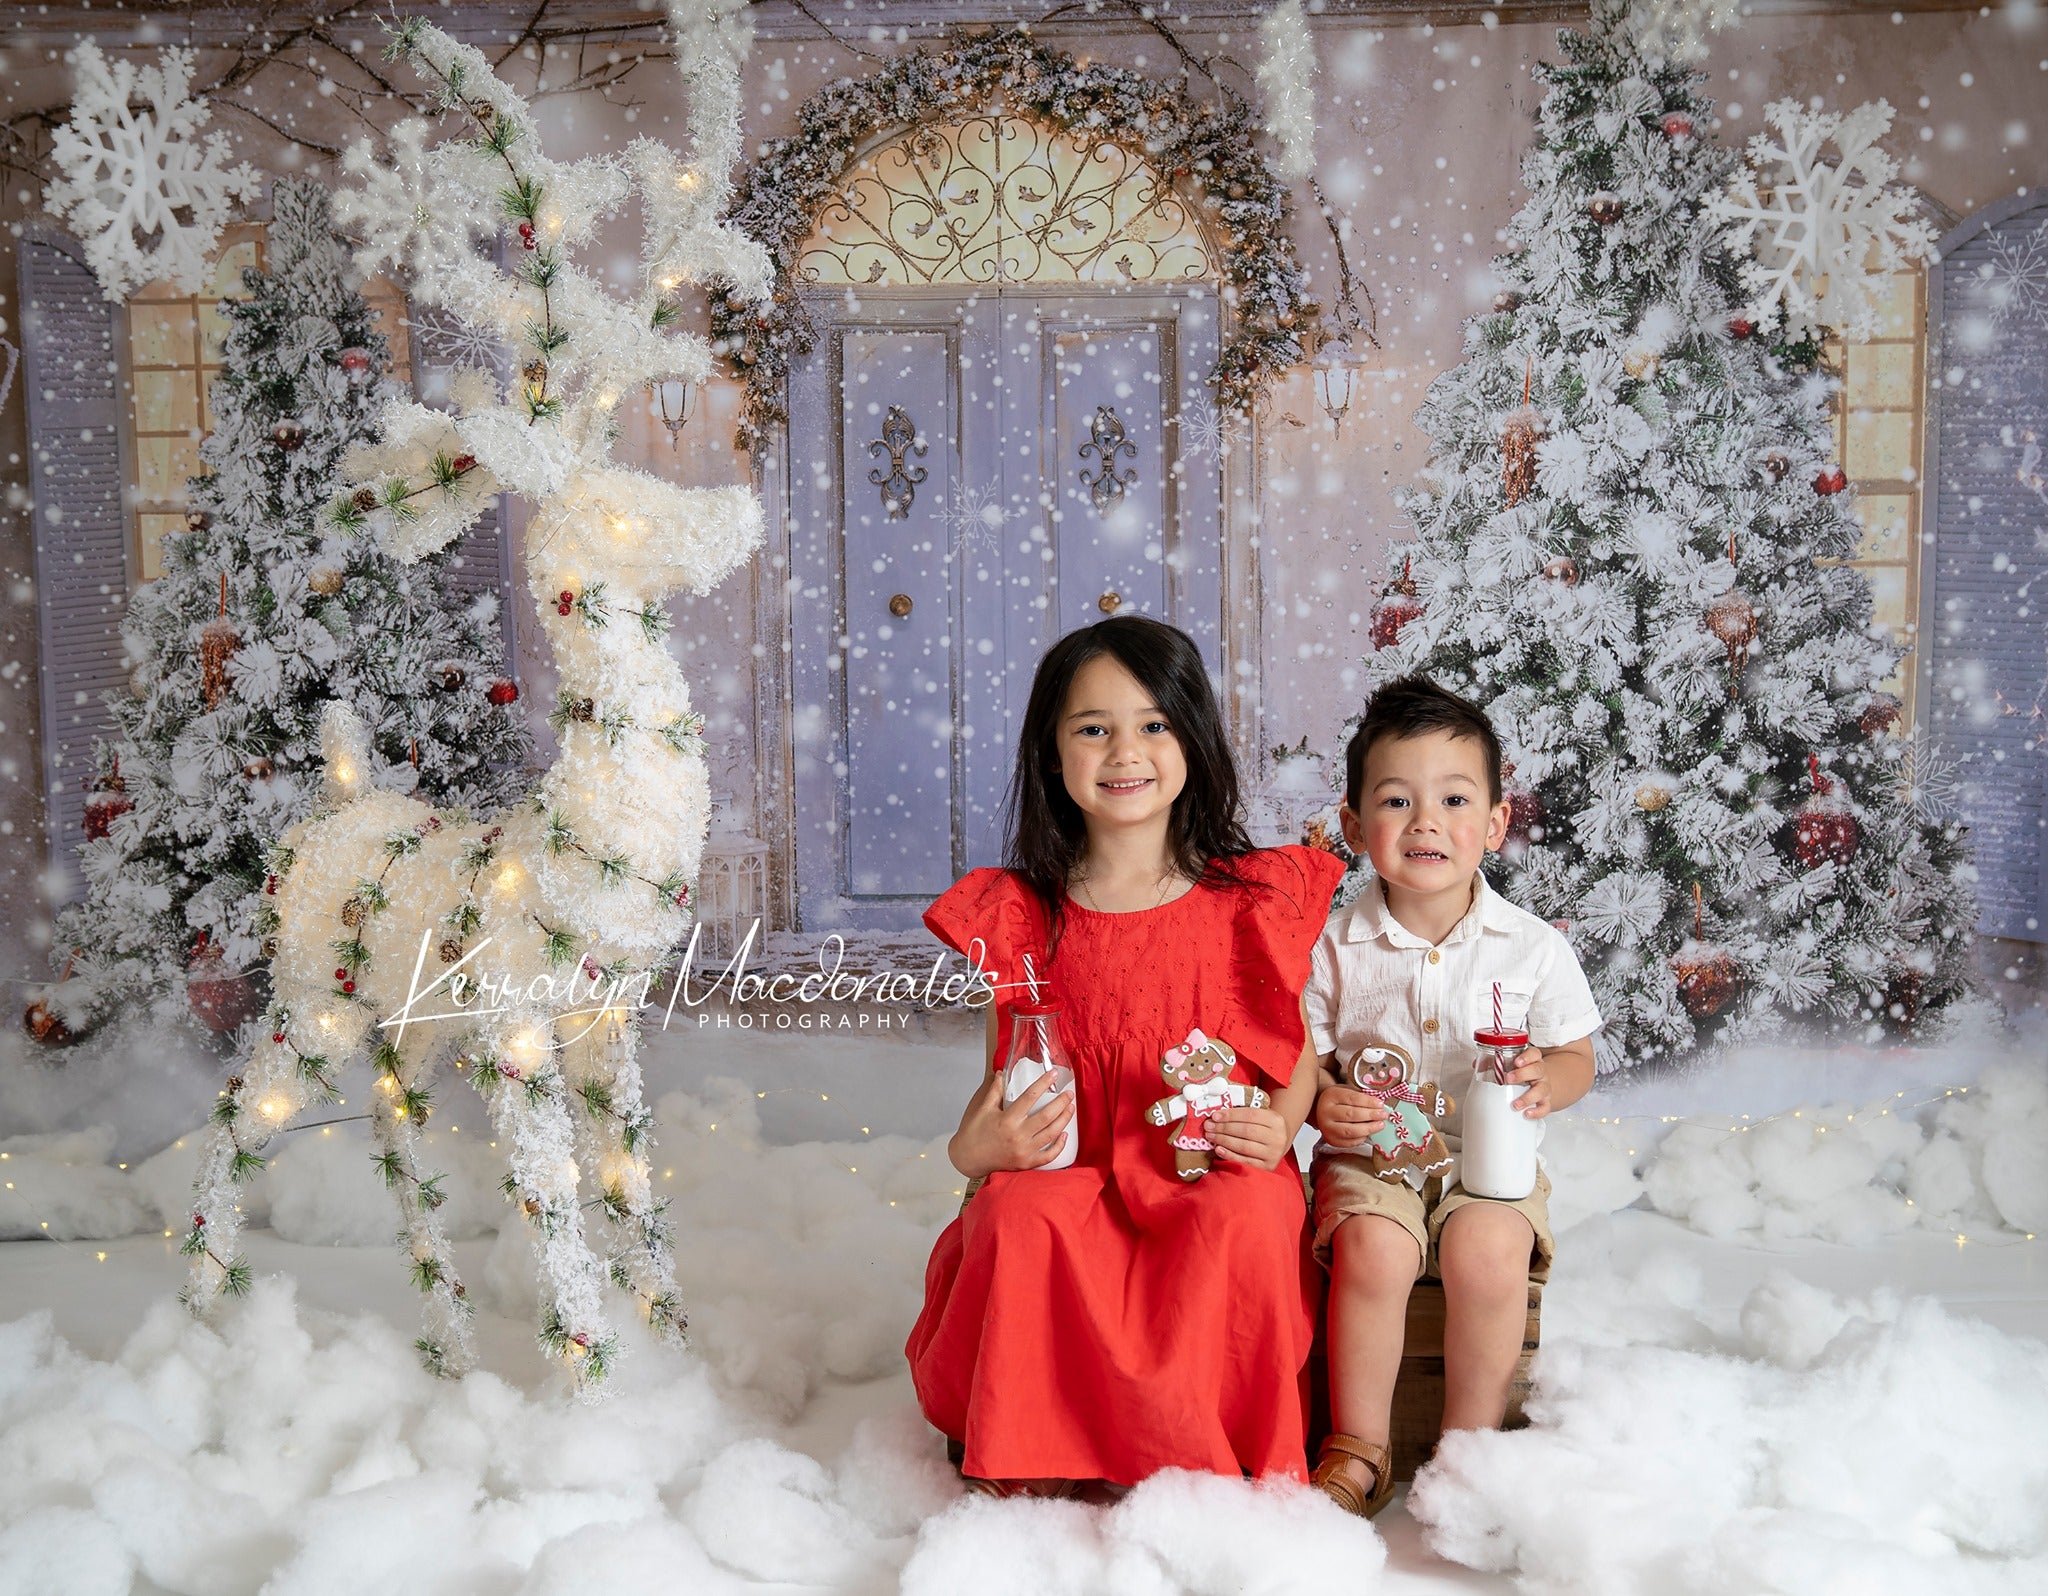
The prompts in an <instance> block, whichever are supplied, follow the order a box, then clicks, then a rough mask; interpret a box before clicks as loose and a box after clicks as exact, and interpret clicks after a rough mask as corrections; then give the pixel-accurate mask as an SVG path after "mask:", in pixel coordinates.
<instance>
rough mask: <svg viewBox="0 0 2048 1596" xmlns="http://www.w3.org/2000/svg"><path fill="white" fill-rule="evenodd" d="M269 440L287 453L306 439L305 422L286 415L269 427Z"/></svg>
mask: <svg viewBox="0 0 2048 1596" xmlns="http://www.w3.org/2000/svg"><path fill="white" fill-rule="evenodd" d="M270 441H271V442H272V443H274V444H276V445H277V446H278V447H279V448H280V449H282V450H284V451H285V452H286V453H287V454H289V453H290V452H291V451H292V450H294V449H296V448H298V446H299V445H300V444H302V443H304V442H305V441H306V424H305V423H304V422H302V421H299V420H297V419H296V418H294V417H291V416H287V417H285V419H284V420H282V421H280V422H279V423H278V424H277V425H276V426H274V427H272V428H271V429H270Z"/></svg>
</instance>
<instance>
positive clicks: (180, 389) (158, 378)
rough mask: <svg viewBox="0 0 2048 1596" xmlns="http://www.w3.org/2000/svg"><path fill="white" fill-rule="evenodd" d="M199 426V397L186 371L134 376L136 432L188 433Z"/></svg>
mask: <svg viewBox="0 0 2048 1596" xmlns="http://www.w3.org/2000/svg"><path fill="white" fill-rule="evenodd" d="M198 425H199V396H198V395H197V394H196V393H194V392H193V391H192V374H191V373H190V372H187V371H138V372H136V373H135V430H136V431H137V432H176V433H187V432H190V431H191V430H192V429H193V428H194V427H196V426H198Z"/></svg>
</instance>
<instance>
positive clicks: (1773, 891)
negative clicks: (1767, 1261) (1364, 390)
mask: <svg viewBox="0 0 2048 1596" xmlns="http://www.w3.org/2000/svg"><path fill="white" fill-rule="evenodd" d="M1640 20H1641V19H1640V17H1631V15H1630V14H1629V12H1628V11H1627V8H1626V7H1625V5H1623V4H1620V3H1617V0H1595V3H1594V6H1593V17H1592V24H1591V27H1590V28H1589V30H1588V31H1587V32H1586V33H1584V34H1578V33H1570V32H1566V33H1562V34H1560V36H1559V39H1560V44H1561V46H1562V48H1563V51H1564V57H1565V59H1564V61H1563V63H1562V64H1561V65H1547V64H1546V65H1541V66H1539V67H1538V68H1537V73H1538V76H1539V78H1540V79H1541V80H1542V81H1544V82H1545V83H1546V84H1547V85H1548V89H1549V92H1548V96H1547V98H1546V100H1545V102H1544V105H1543V109H1542V112H1541V116H1540V139H1539V143H1538V144H1537V146H1536V148H1535V149H1534V150H1533V151H1532V152H1531V154H1530V155H1529V156H1528V158H1527V160H1526V161H1525V163H1524V166H1523V179H1524V182H1525V183H1526V185H1527V187H1528V189H1529V191H1530V196H1531V197H1530V199H1529V201H1528V203H1527V204H1526V205H1525V206H1524V207H1523V208H1522V210H1521V212H1520V213H1519V214H1518V215H1517V216H1516V217H1515V219H1514V222H1513V224H1512V226H1511V228H1510V233H1509V247H1508V249H1507V251H1506V253H1505V254H1504V255H1503V256H1502V257H1501V258H1500V260H1499V261H1498V262H1497V268H1498V271H1499V273H1500V275H1501V276H1502V278H1503V279H1505V282H1506V285H1507V286H1506V287H1505V289H1504V291H1503V292H1502V294H1501V295H1500V297H1499V298H1498V299H1497V300H1496V302H1495V307H1494V310H1493V313H1492V314H1490V315H1485V316H1480V317H1477V318H1475V319H1474V320H1473V321H1472V322H1471V323H1470V325H1469V326H1468V327H1467V329H1466V337H1465V360H1464V362H1463V363H1462V364H1461V365H1459V366H1457V367H1456V368H1454V369H1453V370H1451V371H1449V372H1447V373H1445V374H1444V375H1443V376H1442V377H1440V378H1438V379H1437V381H1436V382H1435V383H1434V384H1433V385H1432V386H1431V388H1430V390H1429V394H1428V397H1427V399H1426V402H1425V404H1424V407H1423V410H1422V412H1421V414H1420V416H1419V418H1418V420H1419V424H1420V425H1421V426H1422V427H1423V429H1424V430H1425V431H1426V432H1427V433H1428V434H1429V436H1430V438H1431V440H1432V441H1433V443H1434V451H1433V457H1432V461H1431V464H1430V466H1429V468H1428V470H1427V472H1426V474H1425V485H1424V486H1423V487H1421V488H1420V489H1419V490H1418V491H1415V492H1413V493H1411V494H1410V495H1409V496H1408V497H1407V500H1406V503H1405V509H1406V511H1407V513H1408V515H1409V517H1410V519H1411V522H1412V526H1413V537H1412V540H1411V541H1410V542H1408V543H1407V544H1405V545H1404V546H1402V547H1400V548H1397V550H1396V551H1395V562H1396V568H1397V570H1398V571H1400V572H1401V573H1402V574H1401V575H1399V576H1397V577H1396V579H1395V581H1394V584H1393V585H1392V587H1391V588H1390V589H1389V591H1388V593H1387V594H1386V595H1385V596H1384V597H1383V598H1382V600H1381V603H1380V605H1379V607H1378V608H1377V609H1376V610H1375V612H1374V617H1373V634H1374V635H1373V641H1374V643H1375V646H1376V652H1375V653H1374V654H1373V655H1372V657H1371V658H1370V660H1369V661H1368V664H1367V670H1366V678H1367V684H1368V691H1370V689H1371V688H1372V687H1376V686H1377V685H1379V684H1381V683H1383V682H1386V681H1388V680H1390V679H1392V678H1394V677H1397V676H1400V675H1403V674H1405V673H1407V672H1410V671H1424V672H1427V673H1429V674H1430V675H1432V676H1434V677H1435V678H1436V679H1437V680H1439V681H1441V682H1443V683H1444V684H1445V685H1447V686H1450V687H1453V688H1456V689H1457V690H1459V691H1461V692H1464V693H1466V694H1468V695H1469V696H1471V697H1473V698H1474V699H1476V700H1477V701H1478V702H1480V703H1481V704H1483V705H1485V706H1486V709H1487V713H1488V716H1489V718H1490V719H1491V720H1492V722H1493V724H1494V726H1495V727H1496V729H1497V730H1498V731H1499V733H1500V735H1501V739H1502V743H1503V747H1504V749H1505V752H1506V756H1507V759H1508V761H1509V762H1510V764H1511V766H1512V769H1511V772H1510V776H1509V783H1508V786H1509V797H1510V798H1511V800H1512V802H1513V805H1514V820H1513V823H1512V826H1511V831H1510V838H1511V840H1510V843H1509V845H1508V847H1507V849H1506V850H1505V854H1504V857H1503V858H1502V860H1501V861H1500V863H1499V866H1498V869H1497V871H1496V873H1495V877H1494V879H1495V881H1496V884H1497V885H1499V886H1501V887H1502V888H1503V890H1504V891H1505V892H1506V893H1507V895H1508V896H1509V897H1510V898H1511V899H1512V900H1513V901H1514V902H1516V903H1518V904H1520V905H1522V906H1523V907H1525V908H1527V909H1529V910H1530V911H1531V912H1533V913H1536V914H1539V915H1541V916H1543V917H1544V918H1545V919H1549V920H1553V921H1555V922H1563V923H1566V924H1568V934H1569V936H1570V939H1571V942H1572V944H1573V947H1574V949H1575V950H1576V951H1577V953H1578V956H1579V959H1580V961H1581V963H1582V964H1583V965H1584V966H1585V967H1586V970H1587V974H1588V976H1589V978H1590V979H1591V981H1592V983H1593V988H1594V991H1595V993H1596V995H1597V996H1598V999H1599V1002H1600V1008H1601V1012H1602V1014H1603V1015H1604V1016H1605V1019H1606V1025H1605V1028H1604V1030H1603V1031H1602V1032H1601V1033H1600V1036H1599V1039H1598V1042H1597V1044H1596V1050H1597V1052H1598V1054H1599V1059H1600V1064H1601V1067H1602V1068H1603V1069H1614V1068H1621V1067H1627V1066H1632V1065H1639V1064H1642V1063H1644V1062H1646V1061H1650V1060H1653V1059H1660V1058H1667V1057H1671V1056H1674V1055H1679V1054H1683V1053H1686V1052H1688V1051H1690V1050H1692V1049H1694V1048H1696V1047H1699V1046H1702V1045H1705V1044H1709V1043H1714V1042H1721V1041H1732V1040H1736V1039H1739V1038H1742V1037H1745V1036H1751V1035H1756V1034H1758V1033H1760V1032H1763V1031H1765V1030H1770V1029H1776V1028H1778V1027H1780V1026H1782V1025H1784V1024H1785V1023H1786V1022H1787V1021H1788V1020H1789V1021H1792V1022H1794V1023H1798V1022H1801V1021H1811V1022H1814V1023H1817V1024H1820V1025H1823V1026H1825V1027H1826V1028H1827V1029H1830V1030H1834V1031H1837V1032H1844V1031H1846V1032H1849V1033H1853V1034H1860V1035H1871V1034H1877V1033H1881V1032H1894V1033H1896V1032H1898V1031H1901V1030H1903V1029H1906V1028H1909V1027H1911V1026H1913V1025H1914V1024H1915V1023H1916V1022H1924V1017H1925V1016H1926V1015H1928V1014H1929V1013H1930V1011H1933V1010H1936V1009H1939V1008H1940V1007H1942V1006H1943V1005H1945V1004H1947V1003H1948V1002H1950V1001H1951V1000H1952V999H1953V998H1955V997H1956V996H1957V995H1958V994H1959V993H1960V992H1961V991H1963V990H1964V988H1965V986H1966V985H1967V983H1968V980H1969V975H1968V956H1967V951H1966V948H1967V941H1968V934H1969V930H1970V927H1971V925H1972V922H1973V920H1974V918H1975V916H1974V911H1973V907H1972V904H1971V902H1970V896H1969V890H1968V887H1967V885H1966V880H1967V876H1968V868H1967V865H1966V862H1965V858H1964V850H1963V844H1962V836H1961V831H1960V828H1959V827H1958V826H1957V825H1955V824H1954V823H1952V822H1951V823H1947V824H1942V823H1938V822H1932V821H1923V820H1922V819H1920V818H1919V817H1917V816H1916V814H1915V813H1914V809H1913V804H1912V801H1911V790H1910V789H1911V782H1910V776H1911V764H1912V757H1913V756H1912V749H1913V744H1912V742H1911V741H1910V740H1909V739H1907V738H1905V737H1903V736H1902V735H1901V726H1900V706H1899V704H1898V702H1897V700H1895V699H1893V698H1891V697H1890V696H1889V695H1887V694H1885V693H1883V692H1882V691H1881V690H1880V688H1881V684H1882V683H1883V682H1884V681H1885V680H1886V679H1887V678H1889V677H1890V676H1891V675H1892V672H1893V670H1894V667H1895V666H1896V664H1897V662H1898V659H1899V657H1900V650H1899V649H1898V647H1897V646H1896V644H1895V643H1894V642H1893V641H1891V640H1890V639H1889V638H1888V636H1887V635H1886V634H1885V633H1884V632H1883V631H1882V630H1881V629H1878V628H1875V627H1874V626H1873V624H1872V614H1871V598H1870V593H1869V590H1868V587H1867V585H1866V583H1865V580H1864V578H1863V576H1862V575H1861V574H1860V573H1859V572H1858V571H1856V570H1855V569H1854V568H1852V567H1850V566H1847V565H1844V564H1841V563H1839V562H1841V561H1843V560H1846V559H1849V558H1852V557H1853V556H1854V555H1855V554H1856V551H1857V548H1858V544H1859V542H1860V539H1861V528H1860V526H1859V524H1858V522H1857V520H1856V517H1855V515H1854V513H1853V510H1852V508H1851V503H1850V495H1849V494H1847V493H1846V492H1844V491H1843V490H1844V488H1845V486H1846V483H1845V479H1844V477H1843V474H1842V472H1841V470H1840V468H1839V467H1838V466H1837V465H1836V464H1835V463H1834V461H1833V460H1832V458H1831V454H1832V436H1833V435H1832V429H1831V425H1830V421H1829V406H1830V404H1831V403H1832V402H1833V396H1832V393H1831V389H1832V388H1833V387H1834V384H1833V383H1832V382H1831V380H1830V379H1829V377H1828V376H1827V375H1826V373H1825V372H1824V371H1823V370H1821V369H1820V368H1819V363H1818V355H1819V350H1818V348H1817V346H1816V345H1815V344H1813V343H1812V342H1810V341H1809V342H1805V343H1800V344H1788V343H1784V342H1777V343H1775V344H1774V343H1773V342H1772V340H1771V339H1770V337H1768V336H1767V335H1766V333H1765V331H1764V328H1763V326H1762V318H1761V316H1760V315H1759V313H1758V312H1757V311H1756V310H1755V309H1754V307H1753V305H1752V303H1751V300H1750V298H1749V295H1748V294H1747V293H1746V292H1745V289H1744V286H1743V278H1742V273H1741V268H1742V261H1741V260H1740V259H1739V258H1738V256H1737V252H1736V251H1735V249H1734V248H1733V247H1732V240H1731V238H1730V235H1729V233H1728V231H1727V229H1726V226H1725V223H1723V222H1721V221H1718V220H1716V219H1715V218H1714V217H1713V215H1712V214H1711V201H1712V200H1713V198H1714V197H1715V196H1717V195H1719V194H1720V193H1721V192H1722V191H1723V190H1724V188H1725V187H1726V185H1727V183H1728V181H1729V178H1730V175H1731V173H1732V172H1734V171H1735V169H1736V166H1737V158H1736V156H1735V155H1734V153H1733V152H1731V151H1729V150H1727V149H1726V148H1724V147H1721V146H1719V145H1717V144H1715V143H1714V142H1713V141H1711V140H1710V139H1709V138H1708V137H1707V128H1708V122H1709V118H1710V115H1711V109H1712V108H1711V106H1710V104H1709V103H1708V102H1707V101H1706V100H1704V99H1702V98H1701V96H1700V93H1699V86H1700V82H1701V79H1700V76H1699V74H1698V73H1697V72H1695V71H1693V70H1691V69H1690V68H1689V67H1688V66H1687V65H1685V64H1684V58H1685V57H1686V56H1687V54H1688V53H1690V52H1688V51H1687V50H1686V49H1684V48H1665V47H1660V46H1659V45H1658V43H1657V41H1656V40H1655V39H1654V38H1646V36H1645V30H1644V29H1643V28H1642V26H1641V25H1640ZM1489 868H1493V867H1489Z"/></svg>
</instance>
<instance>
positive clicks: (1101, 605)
mask: <svg viewBox="0 0 2048 1596" xmlns="http://www.w3.org/2000/svg"><path fill="white" fill-rule="evenodd" d="M1123 602H1124V596H1123V594H1121V593H1119V592H1117V591H1116V589H1115V588H1111V589H1110V590H1109V591H1108V592H1107V593H1105V594H1103V595H1102V597H1101V598H1099V599H1097V600H1096V601H1095V607H1096V608H1097V609H1098V610H1100V611H1102V613H1103V614H1104V615H1114V614H1116V612H1117V611H1118V610H1119V609H1121V608H1122V607H1123Z"/></svg>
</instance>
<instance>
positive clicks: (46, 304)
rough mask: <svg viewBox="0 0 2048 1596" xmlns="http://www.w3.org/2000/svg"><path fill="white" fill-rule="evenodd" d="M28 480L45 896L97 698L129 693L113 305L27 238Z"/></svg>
mask: <svg viewBox="0 0 2048 1596" xmlns="http://www.w3.org/2000/svg"><path fill="white" fill-rule="evenodd" d="M19 270H20V292H21V300H20V303H21V306H22V345H23V350H22V363H23V375H24V378H25V381H24V388H25V390H26V393H27V396H28V435H29V480H30V491H31V492H32V493H33V494H34V496H35V578H36V619H37V626H36V631H37V645H38V653H39V655H40V667H41V673H42V689H43V691H42V714H43V799H44V804H45V811H44V812H45V814H46V816H47V819H48V828H49V838H50V862H51V864H52V866H53V867H54V879H53V887H52V896H53V898H54V899H55V900H56V901H57V902H58V903H67V902H70V901H71V900H72V899H74V898H76V897H78V896H79V895H80V894H81V893H82V891H83V887H84V883H83V880H82V879H81V877H80V875H79V872H78V867H77V861H78V855H79V848H80V845H81V843H82V841H83V837H84V818H85V789H86V783H87V782H89V781H90V780H91V779H92V774H93V744H94V743H95V742H96V741H97V740H99V739H102V738H110V737H112V736H113V735H114V734H115V724H114V717H113V714H112V712H111V711H110V710H109V709H108V708H107V705H106V695H107V694H108V693H112V692H125V691H127V671H126V669H125V668H124V666H123V662H122V651H121V620H122V617H123V616H124V615H125V614H126V613H127V609H128V516H127V504H126V487H127V483H128V480H129V471H128V462H127V460H126V449H125V447H124V444H123V440H122V430H123V429H122V425H121V422H122V417H121V405H122V396H123V383H122V376H121V367H122V362H121V361H120V360H119V359H118V350H117V348H116V337H117V334H118V331H119V326H120V322H119V314H118V311H117V308H116V307H115V306H113V305H111V304H109V303H108V302H107V301H106V299H105V298H103V297H102V295H101V293H100V285H99V283H98V282H97V280H95V278H94V277H93V274H92V272H91V270H90V269H89V268H88V267H87V266H86V264H85V259H84V254H83V251H82V250H81V248H80V246H79V245H78V243H77V242H76V241H75V240H73V239H70V238H67V237H65V236H64V235H63V234H61V233H58V232H56V231H54V230H49V229H38V228H33V227H31V228H29V229H26V230H24V233H23V236H22V240H21V251H20V259H19Z"/></svg>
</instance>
